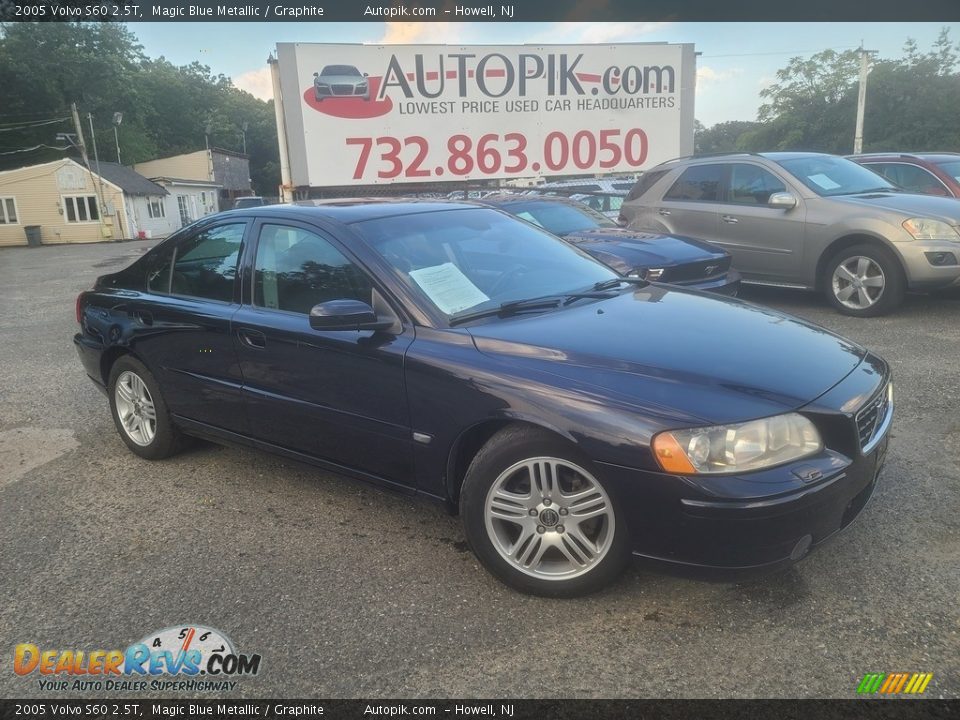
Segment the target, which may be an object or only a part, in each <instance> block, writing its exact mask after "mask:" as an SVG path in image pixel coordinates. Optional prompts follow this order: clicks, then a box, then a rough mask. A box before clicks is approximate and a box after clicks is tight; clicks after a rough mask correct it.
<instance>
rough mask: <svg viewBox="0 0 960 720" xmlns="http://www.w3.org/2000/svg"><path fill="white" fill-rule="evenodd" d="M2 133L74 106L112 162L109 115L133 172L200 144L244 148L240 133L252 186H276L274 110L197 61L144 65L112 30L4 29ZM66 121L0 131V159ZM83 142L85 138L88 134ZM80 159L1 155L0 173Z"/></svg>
mask: <svg viewBox="0 0 960 720" xmlns="http://www.w3.org/2000/svg"><path fill="white" fill-rule="evenodd" d="M0 77H2V78H3V79H4V81H3V82H2V83H0V128H4V127H6V128H14V127H16V124H17V123H22V124H24V125H26V124H28V122H27V121H29V120H31V119H40V118H64V117H69V115H70V104H71V103H73V102H75V103H77V106H78V107H79V109H80V112H81V115H82V116H83V130H84V134H85V135H87V136H89V124H88V121H87V118H86V116H87V113H90V114H91V115H92V117H93V124H94V132H95V133H96V137H97V141H98V145H99V150H100V158H101V159H103V160H116V150H115V144H114V142H113V124H112V123H113V116H114V113H115V112H122V113H123V122H122V124H121V125H120V126H119V128H118V132H119V138H120V146H121V153H122V160H123V162H124V164H127V165H130V164H133V163H136V162H142V161H144V160H150V159H153V158H157V157H164V156H167V155H175V154H178V153H184V152H193V151H195V150H200V149H202V148H204V147H205V143H206V141H207V140H208V139H209V143H210V146H211V147H223V148H225V149H228V150H234V151H241V150H242V149H243V127H244V124H246V126H247V133H246V141H247V142H246V145H247V153H248V155H249V156H250V174H251V177H252V179H253V182H254V187H255V189H256V190H257V191H258V192H260V193H262V194H267V195H273V194H274V193H275V192H276V187H277V185H278V184H279V183H280V172H279V154H278V150H277V133H276V122H275V116H274V112H273V105H272V103H269V102H264V101H262V100H258V99H257V98H255V97H253V96H252V95H250V94H249V93H246V92H243V91H241V90H239V89H237V88H235V87H233V84H232V83H231V81H230V79H229V78H227V77H225V76H223V75H215V74H213V73H212V72H211V71H210V68H208V67H206V66H204V65H201V64H200V63H198V62H194V63H191V64H189V65H185V66H182V67H177V66H175V65H173V64H172V63H170V62H169V61H168V60H166V59H165V58H163V57H160V58H157V59H150V58H148V57H146V56H145V55H144V53H143V48H142V47H141V46H140V44H139V43H138V42H137V38H136V36H135V35H134V34H133V33H132V32H130V31H129V30H128V29H127V28H126V27H124V26H123V25H119V24H115V23H104V24H87V23H83V24H81V23H9V24H0ZM58 132H73V124H72V122H69V121H68V122H63V123H57V124H55V125H44V126H38V127H33V128H17V129H16V130H10V131H7V132H0V152H4V151H6V150H10V149H17V148H25V147H30V146H33V145H38V144H46V145H61V143H58V142H56V141H55V137H56V134H57V133H58ZM87 140H88V142H89V141H90V138H89V137H87ZM65 154H66V155H68V156H71V155H76V153H75V151H71V152H68V153H64V152H62V151H57V150H51V149H42V150H38V151H34V152H29V153H15V154H9V155H0V169H6V168H10V167H20V166H23V165H29V164H35V163H40V162H46V161H49V160H54V159H58V158H61V157H64V155H65Z"/></svg>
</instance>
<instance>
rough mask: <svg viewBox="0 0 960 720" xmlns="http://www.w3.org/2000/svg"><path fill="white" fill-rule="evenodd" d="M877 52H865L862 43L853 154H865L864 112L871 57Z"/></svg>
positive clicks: (861, 43)
mask: <svg viewBox="0 0 960 720" xmlns="http://www.w3.org/2000/svg"><path fill="white" fill-rule="evenodd" d="M876 54H877V51H876V50H864V49H863V42H862V41H861V42H860V89H859V92H858V93H857V130H856V132H855V133H854V136H853V152H854V154H859V153H862V152H863V110H864V108H865V107H866V104H867V75H869V74H870V70H872V69H873V68H872V67H871V65H870V56H871V55H876Z"/></svg>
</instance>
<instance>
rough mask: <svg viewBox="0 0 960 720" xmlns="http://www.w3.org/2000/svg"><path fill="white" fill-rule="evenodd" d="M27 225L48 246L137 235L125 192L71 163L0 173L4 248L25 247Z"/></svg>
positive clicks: (0, 227)
mask: <svg viewBox="0 0 960 720" xmlns="http://www.w3.org/2000/svg"><path fill="white" fill-rule="evenodd" d="M144 181H146V179H144ZM158 190H159V193H158V194H164V195H165V194H166V191H165V190H163V189H162V188H158ZM28 226H38V227H39V228H40V230H39V232H40V239H41V242H43V243H44V244H48V243H73V242H98V241H102V240H111V239H121V238H125V237H134V236H135V235H136V233H135V232H133V228H131V227H130V223H129V221H128V218H127V207H126V199H125V197H124V191H123V189H122V188H121V187H120V186H118V185H116V184H114V183H112V182H110V181H109V180H107V179H105V178H104V177H103V176H101V175H96V174H95V173H91V172H90V171H88V170H87V169H86V168H85V167H83V166H82V165H80V164H79V163H77V162H75V161H73V160H69V159H65V160H55V161H53V162H49V163H44V164H42V165H32V166H30V167H24V168H18V169H16V170H7V171H5V172H0V246H2V245H26V244H27V236H26V233H25V228H26V227H28Z"/></svg>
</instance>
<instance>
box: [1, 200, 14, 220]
mask: <svg viewBox="0 0 960 720" xmlns="http://www.w3.org/2000/svg"><path fill="white" fill-rule="evenodd" d="M16 223H17V201H16V200H15V199H14V198H12V197H0V225H16Z"/></svg>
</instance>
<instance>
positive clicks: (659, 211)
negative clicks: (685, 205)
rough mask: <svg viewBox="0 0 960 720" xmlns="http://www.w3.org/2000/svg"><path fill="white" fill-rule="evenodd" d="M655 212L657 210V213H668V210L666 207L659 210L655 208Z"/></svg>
mask: <svg viewBox="0 0 960 720" xmlns="http://www.w3.org/2000/svg"><path fill="white" fill-rule="evenodd" d="M657 212H658V213H659V214H661V215H669V214H670V211H669V210H667V209H666V208H660V209H659V210H657Z"/></svg>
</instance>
